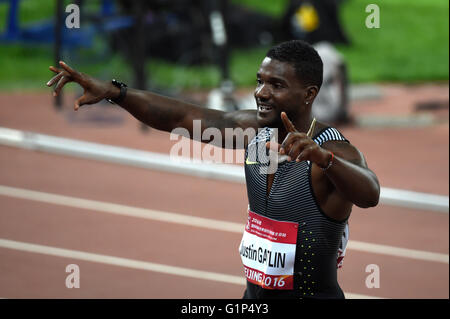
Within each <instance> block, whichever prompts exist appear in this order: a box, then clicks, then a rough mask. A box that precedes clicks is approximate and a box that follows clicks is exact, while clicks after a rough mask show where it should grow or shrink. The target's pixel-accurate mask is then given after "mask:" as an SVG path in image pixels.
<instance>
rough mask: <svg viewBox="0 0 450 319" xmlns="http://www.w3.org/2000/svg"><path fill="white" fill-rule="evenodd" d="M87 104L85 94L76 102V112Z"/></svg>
mask: <svg viewBox="0 0 450 319" xmlns="http://www.w3.org/2000/svg"><path fill="white" fill-rule="evenodd" d="M86 102H87V97H86V95H84V94H83V95H82V96H80V97H79V98H78V99H77V100H76V101H75V104H74V110H75V111H78V109H79V108H80V106H82V105H84V104H86Z"/></svg>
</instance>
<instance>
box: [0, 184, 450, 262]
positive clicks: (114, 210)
mask: <svg viewBox="0 0 450 319" xmlns="http://www.w3.org/2000/svg"><path fill="white" fill-rule="evenodd" d="M0 195H3V196H9V197H14V198H21V199H26V200H33V201H38V202H44V203H48V204H55V205H62V206H68V207H74V208H81V209H87V210H95V211H100V212H104V213H108V214H116V215H122V216H130V217H137V218H143V219H150V220H157V221H161V222H167V223H176V224H182V225H189V226H194V227H201V228H206V229H215V230H220V231H227V232H232V233H239V234H240V233H242V232H243V228H244V224H239V223H234V222H227V221H220V220H215V219H209V218H202V217H194V216H188V215H183V214H177V213H168V212H163V211H158V210H152V209H146V208H139V207H132V206H126V205H120V204H113V203H108V202H101V201H96V200H90V199H83V198H77V197H72V196H64V195H57V194H51V193H44V192H38V191H32V190H27V189H22V188H16V187H10V186H5V185H0ZM348 249H350V250H358V251H363V252H369V253H375V254H383V255H389V256H395V257H403V258H410V259H416V260H426V261H432V262H440V263H445V264H448V263H449V255H447V254H441V253H434V252H428V251H422V250H414V249H407V248H400V247H394V246H388V245H379V244H372V243H366V242H361V241H356V240H350V241H349V244H348Z"/></svg>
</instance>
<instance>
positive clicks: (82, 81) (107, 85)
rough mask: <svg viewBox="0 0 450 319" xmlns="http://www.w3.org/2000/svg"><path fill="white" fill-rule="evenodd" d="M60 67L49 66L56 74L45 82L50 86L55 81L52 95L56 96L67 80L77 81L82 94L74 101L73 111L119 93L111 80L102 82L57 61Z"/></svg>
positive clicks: (114, 96)
mask: <svg viewBox="0 0 450 319" xmlns="http://www.w3.org/2000/svg"><path fill="white" fill-rule="evenodd" d="M59 65H60V66H61V68H56V67H54V66H50V70H51V71H52V72H55V73H56V75H55V76H54V77H53V78H52V79H51V80H50V81H48V82H47V86H49V87H50V86H52V85H54V84H55V83H57V84H56V86H55V90H54V92H53V96H57V95H58V94H59V92H60V91H61V89H62V88H63V87H64V85H66V84H67V83H69V82H76V83H78V84H79V85H80V86H81V87H82V88H83V90H84V92H83V95H82V96H81V97H80V98H78V99H77V100H76V101H75V104H74V109H75V111H77V110H78V108H79V107H80V106H82V105H84V104H95V103H98V102H100V101H101V100H103V99H105V98H116V97H118V96H119V94H120V89H119V88H117V87H115V86H114V85H112V83H111V82H103V81H100V80H97V79H94V78H93V77H90V76H89V75H87V74H83V73H80V72H78V71H76V70H74V69H72V68H71V67H70V66H68V65H67V64H66V63H64V62H63V61H60V62H59Z"/></svg>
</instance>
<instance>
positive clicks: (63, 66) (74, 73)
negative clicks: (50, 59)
mask: <svg viewBox="0 0 450 319" xmlns="http://www.w3.org/2000/svg"><path fill="white" fill-rule="evenodd" d="M59 65H60V66H61V67H62V68H63V69H64V70H66V71H67V72H69V74H70V75H71V76H73V77H74V78H78V77H79V73H78V72H77V71H75V70H74V69H72V68H71V67H70V66H68V65H67V64H66V63H65V62H63V61H59Z"/></svg>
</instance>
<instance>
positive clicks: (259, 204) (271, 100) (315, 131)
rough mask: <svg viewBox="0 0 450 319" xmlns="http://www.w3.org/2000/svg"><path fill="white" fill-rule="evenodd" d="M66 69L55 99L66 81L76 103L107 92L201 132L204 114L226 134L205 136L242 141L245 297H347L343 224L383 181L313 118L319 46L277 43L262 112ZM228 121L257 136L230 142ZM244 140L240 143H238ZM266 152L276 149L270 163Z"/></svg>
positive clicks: (139, 110)
mask: <svg viewBox="0 0 450 319" xmlns="http://www.w3.org/2000/svg"><path fill="white" fill-rule="evenodd" d="M60 66H61V68H56V67H50V70H51V71H53V72H55V73H56V75H55V76H54V77H53V78H52V79H51V80H50V81H49V82H48V83H47V85H48V86H52V85H54V84H55V83H57V84H56V86H55V91H54V95H55V96H56V95H57V94H58V93H59V92H60V90H61V88H62V87H63V86H64V85H65V84H66V83H68V82H76V83H78V84H79V85H80V86H81V87H83V89H84V94H83V95H82V96H81V97H80V98H79V99H77V100H76V101H75V110H78V108H79V107H80V106H82V105H84V104H94V103H97V102H99V101H101V100H103V99H108V100H111V101H113V102H115V103H116V104H118V105H120V106H121V107H122V108H124V109H125V110H127V111H128V112H129V113H131V114H132V115H133V116H134V117H135V118H137V119H138V120H140V121H141V122H143V123H145V124H147V125H149V126H151V127H153V128H155V129H159V130H163V131H167V132H171V131H172V130H174V129H176V128H184V129H186V130H187V131H188V132H189V133H190V135H189V136H195V135H194V134H193V128H194V124H193V123H194V120H200V121H201V122H200V123H201V130H202V132H203V131H204V130H206V129H208V128H216V129H219V130H220V132H221V133H222V134H221V135H222V140H221V141H217V140H216V139H214V140H209V139H202V140H201V141H202V142H205V143H209V142H213V143H214V144H215V145H218V146H221V147H225V146H229V145H232V146H233V147H234V148H236V147H244V148H245V150H246V152H245V156H246V161H245V175H246V183H247V194H248V200H249V205H248V222H247V225H246V227H245V230H244V234H243V237H242V241H241V244H240V247H239V253H240V255H241V258H242V262H243V265H244V274H245V276H246V278H247V289H246V290H245V293H244V298H344V294H343V292H342V290H341V288H340V286H339V284H338V282H337V267H338V266H339V265H340V264H341V262H342V260H341V259H342V258H343V255H344V253H345V246H346V239H347V238H348V227H347V225H348V224H347V221H348V218H349V216H350V213H351V210H352V206H353V205H357V206H359V207H363V208H368V207H373V206H375V205H377V203H378V200H379V195H380V186H379V183H378V179H377V177H376V175H375V174H374V173H373V172H372V171H371V170H370V169H369V168H368V167H367V164H366V161H365V159H364V156H363V155H362V154H361V152H359V151H358V149H357V148H355V147H354V146H353V145H352V144H350V142H349V141H348V140H347V139H345V137H344V136H343V135H342V134H341V133H340V132H339V131H338V130H336V129H335V128H332V127H329V126H328V125H326V124H325V123H320V122H316V121H315V119H313V118H312V117H311V107H312V105H313V102H314V99H315V98H316V96H317V94H318V92H319V89H320V86H321V84H322V73H323V70H322V68H323V66H322V60H321V59H320V57H319V55H318V54H317V52H316V51H315V50H314V48H313V47H311V46H310V45H309V44H307V43H305V42H303V41H299V40H294V41H289V42H284V43H281V44H279V45H277V46H274V47H273V48H271V49H270V50H269V52H268V53H267V55H266V57H265V58H264V60H263V61H262V63H261V66H260V68H259V70H258V72H257V87H256V90H255V99H256V103H257V105H258V107H257V110H245V111H235V112H222V111H218V110H212V109H205V108H202V107H199V106H196V105H193V104H190V103H186V102H183V101H179V100H175V99H171V98H167V97H164V96H161V95H157V94H154V93H151V92H146V91H140V90H135V89H131V88H127V86H126V85H124V84H123V83H120V82H117V81H115V80H113V81H111V82H103V81H99V80H97V79H94V78H92V77H90V76H88V75H86V74H83V73H80V72H77V71H76V70H74V69H72V68H71V67H69V66H68V65H66V64H65V63H64V62H60ZM197 123H198V122H197ZM227 128H231V129H236V128H240V129H242V130H240V131H243V130H247V129H249V128H250V129H253V131H254V132H255V134H254V135H253V136H248V135H245V136H241V137H240V136H236V135H233V137H231V138H232V139H233V140H232V141H227V140H226V139H227V138H230V137H229V135H227V134H225V129H227ZM238 131H239V130H238ZM205 135H207V134H205ZM201 136H202V137H204V135H203V134H202V135H201ZM239 138H242V139H243V140H244V143H237V140H238V139H239ZM270 150H276V151H278V155H279V156H278V157H275V158H273V157H271V158H270V160H267V154H268V153H270ZM270 161H277V169H276V170H274V171H271V170H268V169H267V167H269V166H270V165H271V163H270Z"/></svg>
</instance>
